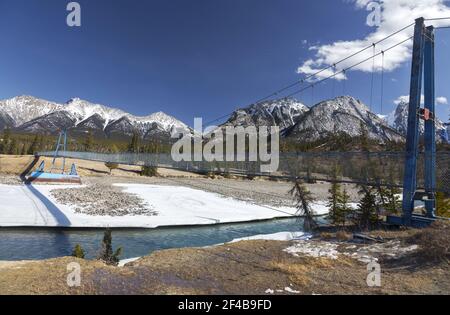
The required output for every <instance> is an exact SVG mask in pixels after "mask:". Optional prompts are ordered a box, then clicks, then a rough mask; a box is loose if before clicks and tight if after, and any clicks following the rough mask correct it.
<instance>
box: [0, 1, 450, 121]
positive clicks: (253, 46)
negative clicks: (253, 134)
mask: <svg viewBox="0 0 450 315" xmlns="http://www.w3.org/2000/svg"><path fill="white" fill-rule="evenodd" d="M358 1H362V2H364V1H365V0H358ZM403 1H404V0H403ZM424 1H428V0H424ZM68 2H69V1H65V0H0V52H1V58H0V98H2V99H4V98H9V97H13V96H16V95H22V94H26V95H33V96H37V97H41V98H44V99H48V100H52V101H57V102H65V101H67V100H68V99H70V98H72V97H80V98H82V99H86V100H89V101H92V102H96V103H101V104H105V105H109V106H113V107H118V108H121V109H123V110H126V111H129V112H131V113H133V114H137V115H146V114H149V113H152V112H155V111H160V110H161V111H164V112H166V113H168V114H171V115H173V116H175V117H177V118H179V119H181V120H183V121H184V122H186V123H187V124H192V123H193V117H194V116H195V117H203V118H204V120H205V121H209V120H212V119H215V118H217V117H219V116H222V115H224V114H227V113H229V112H231V111H233V110H234V109H236V108H238V107H244V106H247V105H249V104H251V103H252V102H254V101H255V100H257V99H260V98H261V97H264V96H266V95H268V94H270V93H271V92H273V91H275V90H277V89H278V88H280V87H283V86H285V85H287V84H289V83H291V82H293V81H295V80H299V79H301V78H302V75H301V74H299V73H298V72H297V69H298V68H299V67H300V66H301V65H302V64H303V63H304V62H305V61H307V60H309V59H314V58H317V50H311V49H310V47H311V46H318V47H320V46H322V45H328V44H332V43H336V42H339V41H353V40H358V39H363V38H365V37H367V36H368V34H371V33H373V32H375V31H376V29H375V28H374V27H369V26H367V25H366V17H367V15H368V12H367V11H366V10H365V9H364V8H361V7H358V6H357V5H355V3H353V2H354V0H346V1H344V0H342V1H341V0H318V1H308V0H158V1H150V0H148V1H143V0H134V1H133V0H80V1H78V2H79V3H80V4H81V9H82V26H81V27H80V28H69V27H68V26H67V25H66V16H67V14H68V12H67V11H66V5H67V3H68ZM442 3H443V5H444V6H445V5H446V3H447V2H446V1H445V0H442ZM412 22H413V21H412V18H411V21H409V20H406V19H405V20H402V21H399V22H398V23H400V24H401V25H407V24H409V23H412ZM449 24H450V21H449ZM436 45H437V57H436V58H437V61H436V62H437V69H438V70H437V82H436V89H437V90H436V94H437V96H442V97H446V98H448V99H449V100H450V90H449V87H450V60H449V59H448V56H449V55H450V30H439V31H438V38H437V41H436ZM351 52H352V51H350V50H349V51H348V53H351ZM386 58H388V56H387V57H386ZM355 61H356V60H355ZM409 72H410V64H409V62H404V63H399V65H398V66H397V67H396V68H395V70H393V71H392V72H389V73H386V74H385V87H384V91H385V98H384V99H385V101H384V103H383V113H384V114H387V113H388V112H389V111H392V110H393V109H394V107H395V105H394V100H395V99H397V98H398V97H399V96H402V95H407V94H408V93H409ZM371 77H372V76H371V74H370V73H368V72H362V71H354V72H350V73H349V74H348V80H345V94H350V95H353V96H355V97H358V98H361V99H362V100H363V101H364V102H365V103H366V104H368V105H369V103H370V85H371V84H370V83H371ZM374 79H375V84H374V92H373V93H374V97H373V104H372V106H373V109H374V111H375V112H377V113H380V111H381V106H380V74H379V73H376V74H375V76H374ZM343 82H344V81H339V82H338V81H335V82H334V83H333V81H330V82H328V83H327V84H322V85H318V86H317V87H316V88H315V89H314V102H318V101H320V100H323V99H327V98H330V97H332V96H337V95H340V94H342V93H344V83H343ZM333 85H334V91H335V93H334V94H333ZM297 98H298V99H299V100H301V101H303V102H304V103H305V104H307V105H311V103H312V102H313V99H312V95H311V92H309V91H308V92H305V93H303V94H301V95H298V96H297ZM437 108H438V110H437V111H438V115H439V116H440V117H441V119H444V120H445V121H447V117H448V114H449V105H448V104H439V105H438V106H437Z"/></svg>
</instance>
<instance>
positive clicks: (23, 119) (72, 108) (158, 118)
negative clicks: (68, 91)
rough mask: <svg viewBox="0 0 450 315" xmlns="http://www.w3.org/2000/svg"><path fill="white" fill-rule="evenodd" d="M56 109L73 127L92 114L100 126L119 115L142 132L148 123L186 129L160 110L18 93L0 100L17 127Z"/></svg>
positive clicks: (181, 123) (166, 129) (1, 106)
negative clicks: (144, 112) (138, 111)
mask: <svg viewBox="0 0 450 315" xmlns="http://www.w3.org/2000/svg"><path fill="white" fill-rule="evenodd" d="M59 111H64V112H67V113H69V116H70V117H73V118H74V120H75V126H77V125H78V124H80V123H81V122H83V121H85V120H86V119H88V118H90V117H92V116H93V115H99V116H100V117H101V118H102V119H104V120H105V125H104V126H103V129H105V128H106V127H107V126H108V125H109V124H110V123H112V122H114V121H117V120H119V119H121V118H123V117H126V118H128V119H129V120H130V122H131V123H132V124H133V125H135V127H136V128H137V129H139V130H141V131H145V130H146V128H148V126H149V125H152V124H155V123H156V124H157V125H158V126H160V129H162V130H164V131H166V132H170V131H171V130H172V129H173V128H182V129H184V128H185V129H188V126H187V125H186V124H184V123H183V122H181V121H179V120H177V119H176V118H174V117H172V116H170V115H167V114H165V113H163V112H157V113H153V114H151V115H148V116H136V115H132V114H130V113H127V112H125V111H123V110H121V109H117V108H113V107H109V106H105V105H101V104H95V103H91V102H89V101H86V100H82V99H80V98H72V99H70V100H69V101H68V102H67V103H66V104H59V103H56V102H50V101H46V100H42V99H39V98H35V97H33V96H18V97H14V98H11V99H6V100H1V101H0V113H5V114H8V115H9V116H10V117H11V118H12V119H13V120H14V126H13V127H19V126H21V125H23V124H25V123H27V122H30V121H31V120H34V119H38V118H40V117H44V116H45V115H48V114H51V113H54V112H59Z"/></svg>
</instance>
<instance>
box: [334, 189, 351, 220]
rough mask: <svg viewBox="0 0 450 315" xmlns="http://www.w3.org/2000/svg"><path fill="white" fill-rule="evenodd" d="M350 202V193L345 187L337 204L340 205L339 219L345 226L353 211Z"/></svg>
mask: <svg viewBox="0 0 450 315" xmlns="http://www.w3.org/2000/svg"><path fill="white" fill-rule="evenodd" d="M349 202H350V195H349V194H348V193H347V190H346V189H345V188H344V190H343V191H342V193H341V194H340V196H339V198H338V200H337V205H338V213H339V217H338V221H339V222H340V223H341V225H342V226H343V227H344V226H345V224H346V223H347V218H348V216H349V215H350V214H351V213H352V211H353V209H352V208H351V207H350V205H349Z"/></svg>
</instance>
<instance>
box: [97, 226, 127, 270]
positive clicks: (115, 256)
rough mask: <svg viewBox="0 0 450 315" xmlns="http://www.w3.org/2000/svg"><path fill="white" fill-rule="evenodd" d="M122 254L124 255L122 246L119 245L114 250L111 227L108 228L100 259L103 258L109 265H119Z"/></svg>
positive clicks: (104, 236)
mask: <svg viewBox="0 0 450 315" xmlns="http://www.w3.org/2000/svg"><path fill="white" fill-rule="evenodd" d="M120 255H122V247H119V248H118V249H117V250H116V251H115V252H113V248H112V235H111V229H106V231H105V233H104V235H103V241H102V249H101V252H100V255H99V257H98V259H99V260H102V261H103V262H104V263H106V264H107V265H113V266H117V265H118V263H119V256H120Z"/></svg>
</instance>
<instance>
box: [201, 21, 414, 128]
mask: <svg viewBox="0 0 450 315" xmlns="http://www.w3.org/2000/svg"><path fill="white" fill-rule="evenodd" d="M413 25H415V22H414V23H411V24H409V25H406V26H405V27H403V28H401V29H399V30H397V31H395V32H393V33H391V34H390V35H388V36H386V37H384V38H382V39H380V40H379V41H377V42H375V43H374V44H375V45H378V44H380V43H382V42H384V41H386V40H388V39H389V38H392V37H393V36H395V35H397V34H399V33H401V32H403V31H404V30H406V29H408V28H410V27H411V26H413ZM411 38H412V37H411ZM371 47H373V44H371V45H369V46H366V47H364V48H362V49H360V50H358V51H356V52H355V53H353V54H351V55H349V56H347V57H345V58H343V59H341V60H339V61H337V62H335V63H334V64H333V65H334V66H336V65H338V64H341V63H343V62H345V61H347V60H349V59H350V58H353V57H355V56H357V55H359V54H360V53H362V52H364V51H366V50H368V49H370V48H371ZM386 51H387V50H386ZM333 65H329V66H327V67H324V68H322V69H320V70H319V71H317V72H315V73H312V74H310V75H307V76H306V77H305V78H303V79H302V80H297V81H295V82H293V83H291V84H289V85H287V86H285V87H283V88H281V89H279V90H277V91H275V92H273V93H272V94H270V95H267V96H266V97H263V98H261V99H259V100H257V101H255V102H253V103H252V104H257V103H260V102H263V101H265V100H267V99H269V98H271V97H272V96H276V95H278V94H280V93H282V92H284V91H286V90H288V89H291V88H293V87H294V86H297V85H299V84H300V85H301V84H302V83H304V82H306V81H308V80H309V79H312V78H314V77H317V75H319V74H321V73H322V72H324V71H327V70H329V69H330V68H331V67H333ZM351 68H352V67H349V68H347V69H351ZM340 73H343V71H342V70H341V71H339V72H337V73H335V74H333V76H331V77H330V78H332V77H335V76H336V75H338V74H340ZM322 81H323V80H319V81H318V82H322ZM310 87H311V86H308V87H307V88H310ZM298 93H299V92H298V91H297V92H295V93H292V94H289V95H288V96H286V97H289V96H292V95H295V94H298ZM231 114H232V113H229V114H227V115H223V116H220V117H218V118H216V119H214V120H211V121H208V122H207V123H205V124H206V125H209V124H211V123H214V122H216V121H219V120H222V119H224V118H227V117H229V116H230V115H231Z"/></svg>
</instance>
